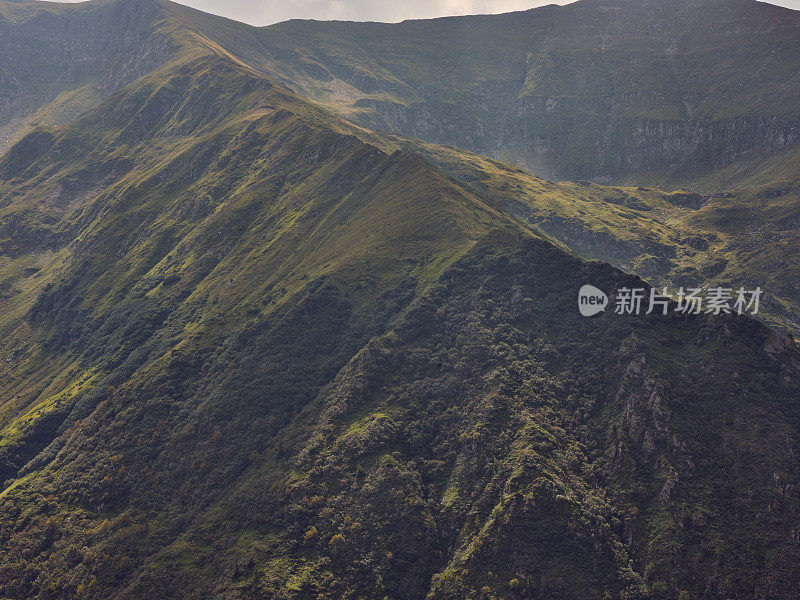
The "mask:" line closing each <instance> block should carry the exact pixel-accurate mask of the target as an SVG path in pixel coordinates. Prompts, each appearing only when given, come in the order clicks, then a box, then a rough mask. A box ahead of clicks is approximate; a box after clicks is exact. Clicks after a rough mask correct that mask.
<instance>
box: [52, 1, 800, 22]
mask: <svg viewBox="0 0 800 600" xmlns="http://www.w3.org/2000/svg"><path fill="white" fill-rule="evenodd" d="M66 1H74V0H66ZM178 1H179V2H180V3H181V4H186V5H188V6H193V7H195V8H199V9H200V10H204V11H206V12H210V13H214V14H217V15H223V16H226V17H230V18H231V19H236V20H237V21H244V22H246V23H251V24H252V25H269V24H271V23H277V22H279V21H285V20H287V19H320V20H330V19H340V20H346V21H402V20H403V19H428V18H431V17H442V16H446V15H471V14H485V13H502V12H510V11H513V10H527V9H529V8H533V7H534V6H543V5H545V4H567V3H568V1H567V0H541V1H539V0H178ZM772 4H779V5H781V6H788V7H789V8H794V9H797V10H800V0H778V1H773V2H772Z"/></svg>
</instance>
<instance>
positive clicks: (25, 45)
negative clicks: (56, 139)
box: [0, 0, 174, 150]
mask: <svg viewBox="0 0 800 600" xmlns="http://www.w3.org/2000/svg"><path fill="white" fill-rule="evenodd" d="M10 6H11V7H12V8H15V5H13V4H12V5H10ZM162 18H163V8H162V7H161V5H160V4H158V3H157V2H154V1H150V0H133V1H126V2H95V3H92V4H87V5H85V6H81V7H79V8H77V9H76V8H74V7H67V8H64V7H60V6H58V5H54V6H48V5H46V4H34V3H20V4H19V5H18V6H16V10H9V9H7V8H6V9H5V10H0V150H2V149H3V148H7V147H8V146H9V145H10V143H11V142H13V141H14V140H16V139H19V137H20V136H21V135H22V134H24V132H25V131H27V130H29V129H30V128H31V127H35V126H37V125H55V124H61V123H68V122H70V121H72V120H74V119H75V118H77V117H78V116H79V115H80V114H82V113H84V112H85V111H87V110H88V109H90V108H92V107H94V106H96V105H97V104H98V103H99V102H100V100H102V99H103V98H105V97H107V96H108V95H110V94H111V93H112V92H114V91H115V90H117V89H119V88H121V87H123V86H125V85H127V84H128V83H130V82H132V81H134V80H136V79H138V78H139V77H142V76H143V75H145V74H147V73H150V72H151V71H153V70H154V69H155V68H157V67H158V66H159V65H161V64H163V63H164V62H165V61H166V59H167V57H168V56H169V55H170V54H171V53H172V50H174V48H172V47H171V46H172V44H173V43H174V42H173V41H171V40H170V39H169V38H168V36H166V35H164V33H165V32H164V31H161V30H159V22H160V21H161V19H162Z"/></svg>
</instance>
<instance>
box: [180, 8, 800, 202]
mask: <svg viewBox="0 0 800 600" xmlns="http://www.w3.org/2000/svg"><path fill="white" fill-rule="evenodd" d="M175 10H176V11H178V12H180V14H181V15H182V17H183V18H185V19H187V20H189V21H191V22H192V23H193V25H194V26H196V27H197V28H198V29H199V30H201V31H203V32H204V33H205V34H206V35H208V36H209V37H210V38H212V39H215V40H216V41H218V42H219V43H220V44H221V45H222V46H223V47H225V48H227V49H228V50H230V51H231V52H233V53H234V54H236V55H237V56H239V57H241V58H242V59H243V60H245V61H246V62H247V63H248V64H250V65H252V66H254V67H256V68H259V69H261V70H263V71H265V72H268V73H270V74H272V75H274V76H276V77H278V78H279V79H280V80H281V81H283V82H284V83H285V84H286V85H288V86H290V87H291V88H292V89H294V90H295V91H298V92H300V93H301V94H303V95H305V96H307V97H309V98H311V99H313V100H315V101H318V102H321V103H324V104H327V105H328V106H331V107H334V108H336V109H337V110H339V111H341V112H342V113H343V114H345V115H346V116H347V117H348V118H350V119H351V120H354V121H355V122H357V123H359V124H362V125H364V126H366V127H369V128H371V129H381V130H389V131H393V132H396V133H399V134H401V135H405V136H411V137H416V138H421V139H424V140H428V141H432V142H437V143H441V144H449V145H455V146H459V147H461V148H466V149H468V150H472V151H475V152H478V153H480V154H485V155H488V156H492V157H494V158H498V159H500V160H504V161H506V162H513V163H516V164H519V165H521V166H524V167H526V168H528V169H530V170H532V171H534V172H536V173H538V174H540V175H543V176H547V177H551V178H561V179H571V180H575V179H590V178H591V179H596V180H598V181H599V182H614V183H619V182H621V181H624V180H629V179H634V180H635V181H637V182H639V183H640V184H643V183H661V182H664V181H669V182H671V185H674V184H675V182H677V184H678V185H686V181H687V180H688V179H690V178H692V179H693V178H696V177H699V176H702V175H704V174H707V173H708V172H709V171H715V170H717V169H719V168H721V167H725V166H728V165H730V164H733V163H736V162H737V161H741V160H748V159H750V158H753V157H757V158H763V157H765V156H769V155H773V154H776V153H780V152H782V151H784V150H786V149H788V148H790V147H792V146H795V145H796V144H797V143H798V141H800V100H798V98H800V43H799V42H800V13H798V12H797V11H792V10H789V9H784V8H778V7H775V6H771V5H769V4H766V3H761V2H756V1H754V0H700V1H698V0H581V1H579V2H575V3H574V4H570V5H567V6H555V5H553V6H546V7H542V8H536V9H533V10H529V11H527V12H519V13H511V14H505V15H495V16H474V17H473V16H471V17H453V18H444V19H433V20H426V21H407V22H403V23H399V24H378V23H347V22H318V21H288V22H286V23H280V24H278V25H273V26H270V27H265V28H261V29H256V28H252V27H245V26H241V27H236V26H234V25H233V24H232V23H230V22H221V21H220V20H219V19H215V18H212V17H208V16H205V15H202V13H196V12H193V11H189V10H188V9H186V10H184V9H180V10H179V9H178V8H177V7H175ZM796 171H797V163H795V172H796ZM723 185H726V184H724V183H723ZM726 187H729V185H726ZM719 189H720V188H718V190H719Z"/></svg>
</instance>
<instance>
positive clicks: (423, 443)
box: [0, 9, 800, 600]
mask: <svg viewBox="0 0 800 600" xmlns="http://www.w3.org/2000/svg"><path fill="white" fill-rule="evenodd" d="M176 10H177V9H176ZM168 23H169V28H170V29H169V31H171V32H172V34H173V35H174V36H175V38H174V39H175V40H176V42H175V43H176V48H177V50H176V51H175V53H174V54H172V55H171V56H170V60H169V61H167V62H166V63H164V64H163V65H162V66H160V67H159V68H157V69H156V70H154V71H153V72H151V73H149V74H148V75H146V76H144V77H142V78H140V79H138V80H137V81H135V82H134V83H132V84H130V85H128V86H126V87H124V88H122V89H121V90H118V91H117V92H115V93H113V94H111V95H110V96H109V97H108V98H107V99H106V100H104V101H103V102H101V103H100V104H99V105H98V106H96V107H95V108H94V109H92V110H91V111H89V112H88V113H86V114H85V115H84V116H82V117H81V118H80V119H78V120H77V121H75V122H73V123H71V124H69V125H61V126H51V127H38V128H36V129H35V130H33V131H31V132H29V133H27V134H25V135H23V137H22V138H21V139H20V140H19V141H18V142H17V143H16V144H14V145H13V146H12V147H11V148H10V150H9V151H8V152H7V153H6V154H4V155H3V156H2V157H0V244H1V245H2V255H0V261H2V262H1V263H0V290H1V291H2V292H1V293H0V340H2V341H0V369H2V377H0V597H4V598H13V599H20V600H22V599H26V600H28V599H30V598H41V599H50V598H53V599H54V598H72V597H79V598H97V599H100V598H103V599H109V598H131V599H133V598H147V597H159V598H209V597H217V598H242V599H245V598H247V599H249V598H259V597H270V598H362V597H366V598H373V597H379V598H383V597H388V598H402V599H406V598H407V599H409V600H411V599H418V598H423V597H430V598H453V599H456V598H459V599H460V598H474V599H477V598H508V599H511V598H518V597H558V598H576V599H578V598H606V597H612V598H648V597H651V598H681V599H682V600H684V599H685V598H687V597H688V598H720V599H722V598H728V597H732V596H745V597H769V598H786V599H788V598H793V597H796V596H797V595H798V594H799V593H800V590H799V589H798V587H797V585H798V584H797V582H798V581H800V573H798V566H797V565H798V564H800V538H798V535H797V531H796V530H797V525H796V523H797V520H798V516H800V515H799V514H798V513H800V501H799V499H798V495H797V490H798V489H800V488H798V483H799V482H798V477H799V476H800V474H799V473H798V471H797V467H796V463H797V460H796V457H797V447H798V441H800V440H799V439H798V438H800V418H799V417H800V414H798V404H797V394H796V390H797V387H798V384H799V383H800V354H798V351H797V349H796V347H795V346H794V345H793V344H792V343H791V342H790V341H789V340H787V339H785V338H783V337H781V336H779V335H777V334H776V333H774V332H773V331H771V330H769V329H768V328H766V327H765V326H764V325H762V324H760V323H758V322H755V321H753V320H750V319H747V318H739V317H733V316H731V317H720V318H712V317H707V316H699V317H678V316H675V315H672V314H671V315H668V316H663V317H660V316H654V315H651V316H642V317H630V316H627V317H626V316H617V315H614V314H607V315H602V316H600V317H598V318H595V319H584V318H582V317H580V315H579V314H578V313H577V311H576V310H575V306H574V305H575V293H576V291H577V289H578V288H579V287H580V286H581V285H583V284H584V283H587V282H592V283H594V284H596V285H599V286H601V287H603V288H604V289H608V290H611V289H614V288H616V287H618V286H622V285H643V284H641V282H640V280H638V279H637V278H635V277H634V276H631V275H625V274H623V273H621V272H620V271H617V270H616V269H614V268H612V267H610V266H608V265H605V264H602V263H598V262H586V261H584V260H582V259H580V258H578V257H577V256H575V255H573V254H570V253H568V252H567V251H565V250H564V249H562V248H559V247H556V246H555V245H554V244H553V243H552V242H551V241H550V240H548V239H546V238H545V236H544V234H542V233H541V231H542V229H544V228H545V227H547V228H549V229H550V230H551V231H553V232H554V231H556V228H555V225H554V223H558V222H559V221H557V219H556V217H559V218H561V217H564V216H566V215H573V214H576V213H577V214H580V213H578V211H580V210H584V211H586V212H587V214H586V215H583V219H584V220H581V221H578V222H579V223H585V224H588V223H595V224H598V223H599V221H598V219H600V218H602V219H603V220H605V221H607V222H608V223H607V225H606V228H607V229H608V230H612V229H613V230H614V235H616V236H618V237H620V238H621V237H622V236H623V232H624V227H623V226H622V225H621V224H622V223H624V221H623V220H622V219H625V218H626V217H625V215H626V214H628V212H627V211H628V208H630V209H631V210H634V211H638V212H636V213H630V216H633V215H634V214H635V215H639V214H640V213H641V214H644V213H647V212H648V211H647V210H645V209H644V208H642V206H639V205H638V203H639V202H641V203H648V204H649V205H652V206H653V207H654V208H653V209H652V210H651V211H649V212H656V211H657V210H662V209H663V211H665V212H666V211H667V210H668V207H667V204H669V206H674V204H673V202H675V201H683V200H685V198H683V196H681V197H679V198H675V197H670V195H668V194H664V193H661V192H658V191H656V190H617V192H618V193H619V194H622V193H623V192H625V194H627V193H628V191H630V193H631V194H632V196H631V197H628V196H624V198H623V196H622V195H620V196H619V197H618V198H617V197H615V199H616V200H618V201H619V202H622V205H620V204H618V203H615V202H614V201H611V200H609V199H607V198H606V199H605V200H603V201H602V202H601V201H600V200H598V196H600V195H607V194H609V193H610V192H611V190H610V189H609V188H603V187H601V186H596V185H584V184H554V183H549V182H546V181H544V180H540V179H537V178H534V177H532V176H530V175H529V174H527V173H525V172H522V171H520V170H516V171H515V170H513V169H511V168H509V167H507V166H505V165H502V164H500V163H495V162H493V161H489V160H488V159H480V158H479V157H474V156H471V155H468V154H467V153H464V152H461V151H457V150H451V149H446V148H442V147H439V146H425V145H424V144H423V143H421V142H408V141H400V140H397V139H392V138H389V137H386V136H378V135H376V134H372V133H370V132H368V131H365V130H362V129H360V128H358V127H355V126H353V125H350V124H349V123H347V122H344V121H342V120H341V119H340V118H339V117H337V116H335V115H334V114H332V113H330V112H328V111H326V110H325V109H323V108H321V107H319V106H317V105H315V104H312V103H310V102H308V101H307V100H305V99H303V98H301V97H299V96H298V95H296V94H295V93H293V92H290V91H289V90H287V89H286V88H284V87H282V86H281V85H280V84H278V83H276V82H275V81H274V80H273V79H270V78H268V77H265V76H264V75H263V74H262V73H261V72H259V71H257V70H255V69H254V68H252V67H250V66H249V65H247V64H244V61H243V60H242V59H241V58H239V57H238V54H236V53H235V52H233V50H230V49H228V48H223V47H222V46H220V45H219V44H215V43H214V42H212V41H211V40H210V39H209V38H208V37H207V36H205V35H204V34H202V33H198V30H193V29H189V28H187V22H186V21H174V20H168ZM231 26H233V25H231ZM165 27H166V25H165ZM234 55H236V57H235V56H234ZM515 178H516V180H515ZM504 186H505V187H504ZM517 188H519V190H520V192H519V193H516V192H514V191H512V190H515V189H517ZM584 190H585V191H584ZM495 192H496V193H495ZM512 196H513V198H516V204H513V205H512V204H510V201H511V199H512ZM631 198H633V199H632V200H631ZM670 200H672V201H673V202H670ZM626 203H631V204H632V206H631V207H625V208H619V207H620V206H623V205H625V204H626ZM548 206H554V207H555V210H554V212H553V213H552V214H551V215H550V217H551V218H550V220H548V219H547V218H544V217H545V216H546V210H547V207H548ZM590 209H591V210H590ZM676 210H677V209H676ZM704 210H705V209H701V210H700V211H694V212H692V213H690V214H691V215H695V216H694V217H693V218H694V219H695V220H696V222H694V221H691V222H690V219H689V218H688V217H684V216H683V213H679V214H678V216H677V217H676V219H678V217H680V219H683V221H682V223H683V222H685V223H687V224H686V225H680V226H681V227H684V226H685V227H689V226H690V225H691V226H692V227H695V228H698V229H700V228H702V227H712V226H713V227H715V228H717V230H720V231H722V229H723V227H725V226H730V224H725V223H722V222H714V223H713V224H712V223H711V221H710V219H711V217H710V216H709V214H710V213H704V212H703V211H704ZM537 211H538V212H537ZM703 215H705V216H703ZM701 216H702V218H701ZM540 217H541V218H540ZM659 219H661V220H659ZM628 220H631V221H632V222H633V221H635V219H628ZM662 221H663V222H665V223H666V222H667V218H666V217H665V216H664V217H659V218H658V219H656V218H655V217H653V218H652V221H649V222H647V224H644V223H645V222H644V221H643V222H642V223H640V224H639V225H638V226H637V227H638V229H635V230H634V231H633V232H631V236H630V238H626V241H627V242H629V243H630V244H631V245H632V247H633V245H634V244H637V243H638V244H641V247H642V248H645V249H646V247H647V244H657V243H665V241H669V240H672V239H673V238H674V236H675V233H674V230H672V229H666V225H662V224H661V223H662ZM536 224H540V225H541V229H539V228H538V227H536ZM585 227H588V228H589V229H592V226H590V225H586V226H585ZM597 229H598V231H599V230H600V226H599V224H598V225H597ZM592 235H594V234H592ZM563 237H564V238H565V239H566V237H567V236H563ZM637 240H638V241H637ZM584 243H585V245H586V247H587V248H588V247H589V245H590V244H589V242H584ZM609 248H612V249H613V244H610V245H609ZM603 251H604V252H605V251H606V250H603ZM611 251H612V250H608V252H611Z"/></svg>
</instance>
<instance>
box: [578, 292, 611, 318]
mask: <svg viewBox="0 0 800 600" xmlns="http://www.w3.org/2000/svg"><path fill="white" fill-rule="evenodd" d="M606 306H608V296H606V294H605V292H604V291H603V290H599V289H597V288H596V287H594V286H593V285H588V284H587V285H584V286H583V287H582V288H581V289H580V290H579V291H578V310H579V311H581V314H582V315H583V316H584V317H592V316H594V315H596V314H597V313H601V312H603V311H604V310H605V309H606Z"/></svg>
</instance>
